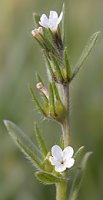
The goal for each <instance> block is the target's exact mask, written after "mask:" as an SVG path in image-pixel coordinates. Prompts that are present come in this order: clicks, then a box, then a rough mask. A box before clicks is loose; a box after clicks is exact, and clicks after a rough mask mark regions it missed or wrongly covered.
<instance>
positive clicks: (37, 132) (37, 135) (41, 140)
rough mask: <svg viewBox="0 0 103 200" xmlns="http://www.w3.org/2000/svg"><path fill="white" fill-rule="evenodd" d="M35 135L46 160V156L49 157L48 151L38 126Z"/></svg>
mask: <svg viewBox="0 0 103 200" xmlns="http://www.w3.org/2000/svg"><path fill="white" fill-rule="evenodd" d="M35 135H36V139H37V142H38V145H39V148H40V150H41V153H42V155H43V157H44V158H45V157H46V155H47V153H48V151H47V148H46V145H45V142H44V139H43V137H42V135H41V133H40V130H39V128H38V127H37V125H36V127H35Z"/></svg>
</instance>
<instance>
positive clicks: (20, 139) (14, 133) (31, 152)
mask: <svg viewBox="0 0 103 200" xmlns="http://www.w3.org/2000/svg"><path fill="white" fill-rule="evenodd" d="M4 124H5V126H6V128H7V131H8V133H9V134H10V136H11V137H12V139H13V140H14V142H15V143H16V145H17V146H18V147H19V148H20V150H21V151H22V152H23V153H24V154H25V155H26V156H27V158H28V159H29V160H31V162H32V163H33V164H34V165H35V166H36V167H39V168H40V166H41V164H40V161H39V159H38V158H37V156H36V155H38V153H39V154H40V151H39V150H38V148H37V147H36V146H35V145H34V144H33V143H32V141H31V140H30V139H29V138H28V136H27V135H25V134H24V133H23V131H21V129H20V128H18V127H17V126H16V125H15V124H14V123H13V122H11V121H8V120H5V121H4Z"/></svg>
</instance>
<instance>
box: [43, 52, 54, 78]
mask: <svg viewBox="0 0 103 200" xmlns="http://www.w3.org/2000/svg"><path fill="white" fill-rule="evenodd" d="M43 55H44V59H45V62H46V66H47V68H48V70H49V72H50V75H51V78H52V79H53V78H54V72H53V69H52V67H51V63H50V61H49V59H48V57H47V55H46V52H45V51H43Z"/></svg>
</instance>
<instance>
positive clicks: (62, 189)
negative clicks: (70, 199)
mask: <svg viewBox="0 0 103 200" xmlns="http://www.w3.org/2000/svg"><path fill="white" fill-rule="evenodd" d="M66 191H67V183H66V182H64V183H57V184H56V200H66Z"/></svg>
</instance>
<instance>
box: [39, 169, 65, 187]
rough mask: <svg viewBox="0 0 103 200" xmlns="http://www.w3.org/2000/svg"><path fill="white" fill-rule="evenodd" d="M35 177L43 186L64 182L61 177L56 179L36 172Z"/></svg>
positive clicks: (44, 173) (48, 174)
mask: <svg viewBox="0 0 103 200" xmlns="http://www.w3.org/2000/svg"><path fill="white" fill-rule="evenodd" d="M35 176H36V178H37V179H38V180H39V181H40V182H42V183H43V184H48V185H51V184H55V183H60V182H64V181H65V179H63V178H62V177H57V176H54V175H52V174H50V173H46V172H36V173H35Z"/></svg>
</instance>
